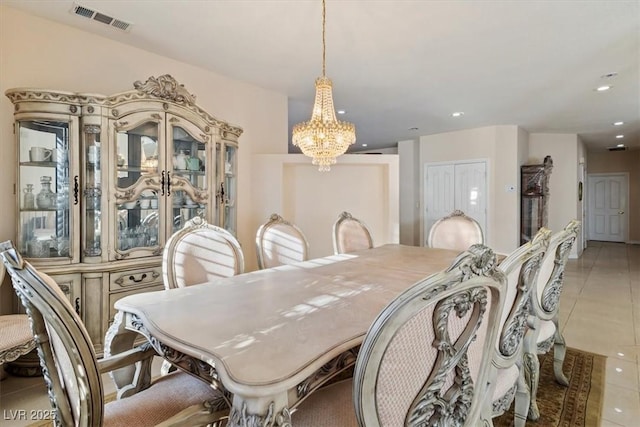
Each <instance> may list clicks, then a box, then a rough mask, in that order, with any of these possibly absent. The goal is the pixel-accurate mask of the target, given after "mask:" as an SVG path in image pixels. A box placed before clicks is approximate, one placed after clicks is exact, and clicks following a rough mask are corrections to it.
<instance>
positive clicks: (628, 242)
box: [627, 240, 640, 245]
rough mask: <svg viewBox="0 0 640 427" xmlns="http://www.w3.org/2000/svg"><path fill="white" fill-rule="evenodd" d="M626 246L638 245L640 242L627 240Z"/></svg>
mask: <svg viewBox="0 0 640 427" xmlns="http://www.w3.org/2000/svg"><path fill="white" fill-rule="evenodd" d="M627 244H629V245H640V240H628V241H627Z"/></svg>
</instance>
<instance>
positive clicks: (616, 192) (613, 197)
mask: <svg viewBox="0 0 640 427" xmlns="http://www.w3.org/2000/svg"><path fill="white" fill-rule="evenodd" d="M588 184H589V200H588V213H587V218H588V223H589V240H600V241H604V242H625V241H626V240H627V228H628V222H629V221H628V214H627V210H628V209H627V206H628V205H629V204H628V200H629V191H628V188H629V176H628V174H626V173H616V174H598V173H596V174H589V175H588Z"/></svg>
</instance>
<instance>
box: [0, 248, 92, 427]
mask: <svg viewBox="0 0 640 427" xmlns="http://www.w3.org/2000/svg"><path fill="white" fill-rule="evenodd" d="M0 251H2V258H3V262H4V264H5V266H6V267H7V271H8V273H9V274H10V275H11V278H12V282H13V287H14V289H15V291H16V293H17V294H18V297H19V298H20V300H21V302H22V304H23V306H24V307H25V310H26V312H27V314H28V315H29V317H30V318H31V327H32V329H33V334H34V336H35V337H37V340H36V342H37V345H38V354H39V356H40V363H41V365H42V368H43V374H44V376H45V381H46V383H47V386H48V388H49V398H50V399H51V403H52V405H53V407H54V408H55V409H56V413H57V415H56V416H57V419H58V420H59V421H60V425H64V426H74V425H75V426H78V425H84V426H89V425H90V426H100V425H101V424H102V417H103V400H102V381H101V378H100V373H99V371H98V368H97V365H96V362H95V360H96V358H95V353H94V350H93V345H92V344H91V340H90V338H89V336H88V334H87V331H86V330H85V329H84V326H83V324H82V320H81V319H80V317H79V316H78V315H77V314H76V312H75V311H74V309H73V307H72V306H71V303H70V302H69V301H68V300H67V298H66V297H65V295H64V293H63V292H62V290H60V288H59V287H58V285H57V284H56V282H55V281H54V280H53V279H51V278H50V277H49V276H47V275H45V274H43V273H39V272H37V271H36V270H35V269H34V268H33V267H32V266H31V265H30V264H29V263H27V262H26V261H24V260H23V259H22V257H21V256H20V254H18V252H17V251H16V250H15V248H13V246H12V245H11V243H10V242H5V243H3V244H2V246H1V247H0Z"/></svg>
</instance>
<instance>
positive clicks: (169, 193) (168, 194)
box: [167, 171, 171, 196]
mask: <svg viewBox="0 0 640 427" xmlns="http://www.w3.org/2000/svg"><path fill="white" fill-rule="evenodd" d="M170 195H171V172H169V171H167V196H170Z"/></svg>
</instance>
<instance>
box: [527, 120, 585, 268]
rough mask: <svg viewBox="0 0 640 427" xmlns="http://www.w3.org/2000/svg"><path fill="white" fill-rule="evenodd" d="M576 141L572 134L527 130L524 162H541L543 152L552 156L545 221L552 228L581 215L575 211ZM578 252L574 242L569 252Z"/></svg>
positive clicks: (564, 224) (577, 160) (576, 198)
mask: <svg viewBox="0 0 640 427" xmlns="http://www.w3.org/2000/svg"><path fill="white" fill-rule="evenodd" d="M578 143H579V140H578V136H577V135H575V134H557V133H532V134H529V162H528V163H530V164H539V163H542V161H543V160H544V157H545V156H547V155H550V156H551V159H552V160H553V170H552V172H551V177H550V179H549V192H550V196H549V202H548V214H549V223H548V224H547V226H548V227H549V228H550V229H551V230H552V231H553V232H557V231H559V230H562V229H563V228H564V227H566V225H567V223H569V221H571V220H572V219H580V218H581V216H582V214H581V212H580V213H579V212H578V163H579V157H578V145H579V144H578ZM580 247H582V245H580ZM578 254H579V252H578V245H577V244H575V245H574V247H573V249H572V251H571V256H572V257H576V256H577V255H578Z"/></svg>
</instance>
